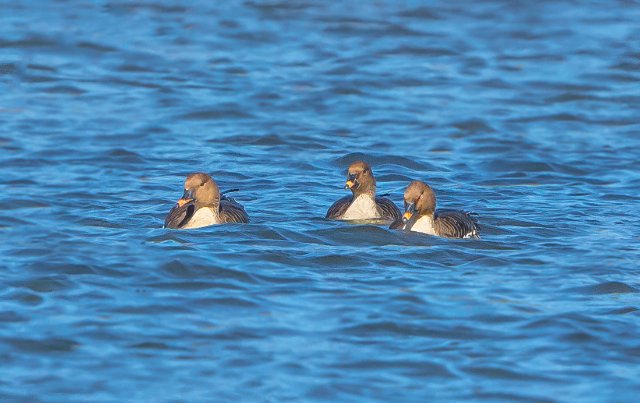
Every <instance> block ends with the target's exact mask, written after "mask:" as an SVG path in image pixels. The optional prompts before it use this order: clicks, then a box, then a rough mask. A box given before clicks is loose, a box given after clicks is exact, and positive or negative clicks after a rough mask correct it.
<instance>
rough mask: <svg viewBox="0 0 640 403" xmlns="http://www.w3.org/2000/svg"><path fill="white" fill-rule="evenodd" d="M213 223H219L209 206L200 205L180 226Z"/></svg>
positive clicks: (198, 226)
mask: <svg viewBox="0 0 640 403" xmlns="http://www.w3.org/2000/svg"><path fill="white" fill-rule="evenodd" d="M213 224H219V222H218V217H217V216H216V215H215V214H213V210H212V209H211V208H210V207H200V208H199V209H197V210H196V212H195V213H194V214H193V217H191V219H190V220H189V222H188V223H187V224H186V225H185V226H184V227H182V228H201V227H206V226H209V225H213Z"/></svg>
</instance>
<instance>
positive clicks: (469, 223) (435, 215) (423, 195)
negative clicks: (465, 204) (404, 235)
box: [390, 181, 480, 238]
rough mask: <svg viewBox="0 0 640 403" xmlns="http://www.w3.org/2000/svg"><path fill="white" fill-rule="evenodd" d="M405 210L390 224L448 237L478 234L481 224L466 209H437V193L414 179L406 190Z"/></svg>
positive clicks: (473, 236) (468, 236)
mask: <svg viewBox="0 0 640 403" xmlns="http://www.w3.org/2000/svg"><path fill="white" fill-rule="evenodd" d="M404 205H405V213H404V215H403V216H402V219H401V220H396V221H395V222H394V223H393V224H391V226H390V228H393V229H404V230H408V231H416V232H422V233H425V234H430V235H437V236H442V237H447V238H479V237H480V226H479V225H478V223H477V221H476V220H475V219H474V218H473V217H472V216H471V215H470V214H469V213H467V212H464V211H454V210H436V194H435V192H434V191H433V189H431V187H430V186H429V185H427V184H426V183H424V182H420V181H413V182H411V183H410V184H409V186H407V189H406V190H405V192H404Z"/></svg>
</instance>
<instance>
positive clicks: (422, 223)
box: [411, 215, 438, 235]
mask: <svg viewBox="0 0 640 403" xmlns="http://www.w3.org/2000/svg"><path fill="white" fill-rule="evenodd" d="M411 231H415V232H422V233H424V234H429V235H438V234H436V231H435V229H434V228H433V220H432V219H431V217H429V216H426V215H423V216H422V217H420V218H418V221H416V222H415V224H413V227H411Z"/></svg>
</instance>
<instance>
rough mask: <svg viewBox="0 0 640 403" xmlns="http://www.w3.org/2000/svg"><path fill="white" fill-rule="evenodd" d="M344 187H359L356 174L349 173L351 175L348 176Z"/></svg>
mask: <svg viewBox="0 0 640 403" xmlns="http://www.w3.org/2000/svg"><path fill="white" fill-rule="evenodd" d="M344 188H345V189H357V188H358V181H357V180H356V176H355V175H349V177H348V178H347V183H345V184H344Z"/></svg>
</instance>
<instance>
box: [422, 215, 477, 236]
mask: <svg viewBox="0 0 640 403" xmlns="http://www.w3.org/2000/svg"><path fill="white" fill-rule="evenodd" d="M433 227H434V229H435V231H436V234H438V235H440V236H444V237H447V238H476V239H477V238H480V226H479V225H478V222H477V221H476V219H475V218H474V217H472V216H471V215H470V214H469V213H467V212H465V211H455V210H438V211H436V217H435V220H434V221H433Z"/></svg>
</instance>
